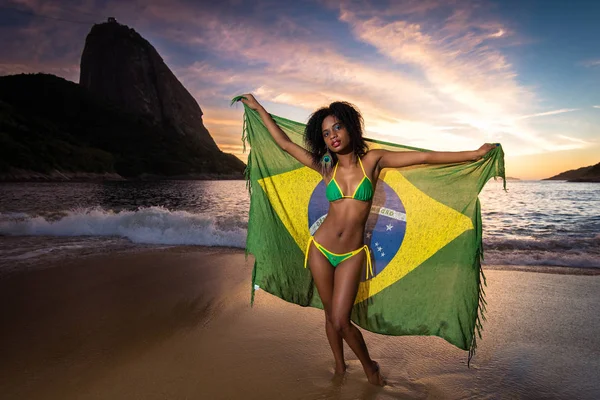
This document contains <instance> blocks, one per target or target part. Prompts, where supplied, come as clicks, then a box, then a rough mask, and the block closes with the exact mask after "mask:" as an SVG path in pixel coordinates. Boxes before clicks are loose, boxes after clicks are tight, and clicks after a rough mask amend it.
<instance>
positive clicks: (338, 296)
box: [308, 246, 385, 386]
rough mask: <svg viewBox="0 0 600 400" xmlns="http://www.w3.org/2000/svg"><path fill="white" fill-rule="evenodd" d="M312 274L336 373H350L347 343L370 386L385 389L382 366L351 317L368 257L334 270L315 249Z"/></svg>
mask: <svg viewBox="0 0 600 400" xmlns="http://www.w3.org/2000/svg"><path fill="white" fill-rule="evenodd" d="M308 259H309V265H310V270H311V273H312V276H313V279H314V281H315V286H316V287H317V290H318V292H319V296H320V297H321V301H322V302H323V308H324V309H325V332H326V333H327V339H328V340H329V345H330V346H331V350H332V351H333V357H334V358H335V372H336V373H343V372H345V371H346V363H345V361H344V350H343V341H342V339H343V340H345V341H346V343H348V345H349V346H350V348H351V349H352V351H354V354H356V356H357V357H358V359H359V360H360V362H361V364H362V366H363V369H364V371H365V374H366V375H367V378H368V380H369V382H370V383H372V384H375V385H380V386H382V385H384V384H385V381H384V380H383V378H382V377H381V375H380V374H379V365H378V364H377V363H376V362H375V361H373V360H372V359H371V357H370V356H369V351H368V350H367V345H366V344H365V340H364V339H363V336H362V334H361V333H360V331H359V330H358V328H356V327H355V326H354V325H353V324H352V323H351V322H350V313H351V312H352V306H353V305H354V300H355V299H356V293H357V291H358V284H359V282H360V274H361V272H362V263H363V260H364V253H361V254H357V255H356V256H354V257H351V258H349V259H348V260H346V261H344V262H342V263H341V264H340V265H338V266H337V267H336V268H333V267H332V266H331V264H330V263H329V260H327V258H325V256H324V255H323V254H321V252H320V251H319V250H318V249H317V248H316V247H315V246H311V247H310V250H309V254H308Z"/></svg>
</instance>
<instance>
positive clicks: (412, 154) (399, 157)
mask: <svg viewBox="0 0 600 400" xmlns="http://www.w3.org/2000/svg"><path fill="white" fill-rule="evenodd" d="M494 147H496V145H493V144H490V143H486V144H484V145H483V146H481V147H480V148H479V149H478V150H474V151H388V150H375V151H376V152H377V153H378V156H379V157H378V158H379V160H378V162H377V166H378V167H379V169H380V170H381V169H383V168H400V167H407V166H409V165H416V164H451V163H459V162H464V161H475V160H478V159H480V158H481V157H483V156H484V155H486V154H487V152H488V151H490V150H492V149H493V148H494Z"/></svg>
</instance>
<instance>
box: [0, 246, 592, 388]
mask: <svg viewBox="0 0 600 400" xmlns="http://www.w3.org/2000/svg"><path fill="white" fill-rule="evenodd" d="M251 266H252V258H249V259H248V261H247V262H246V261H245V260H244V254H243V252H242V251H240V250H232V249H223V248H221V249H218V248H197V247H195V248H186V247H178V248H172V249H169V250H144V251H142V252H140V253H136V254H116V255H114V254H113V255H105V256H99V257H87V258H82V259H79V260H71V261H69V262H65V263H62V264H61V265H52V266H50V265H49V266H48V268H45V269H41V270H32V271H26V272H22V273H15V274H12V275H9V276H6V277H3V278H1V279H0V324H1V327H2V328H1V330H0V343H1V344H0V354H1V357H0V398H2V399H329V398H331V399H392V398H407V399H437V398H439V399H461V398H480V399H506V398H508V399H598V398H600V335H599V334H598V333H599V332H600V276H598V275H584V274H572V273H570V272H574V271H575V270H570V269H563V270H562V273H560V274H555V273H538V272H531V270H530V269H529V270H527V269H526V268H522V270H519V271H515V270H504V269H501V268H496V267H494V268H489V269H488V270H487V271H486V276H487V282H488V287H487V289H486V293H487V301H488V312H487V323H486V324H485V325H484V327H485V331H484V336H483V340H481V341H480V342H479V346H478V351H477V355H476V356H475V358H474V360H473V361H472V363H471V368H470V369H468V368H467V366H466V360H467V354H466V352H464V351H462V350H458V349H456V348H455V347H453V346H452V345H450V344H448V343H447V342H445V341H444V340H442V339H439V338H436V337H389V336H382V335H375V334H371V333H369V332H365V333H364V334H365V339H366V341H367V344H368V346H369V350H370V352H371V354H372V356H373V357H374V358H375V359H376V360H378V361H379V362H380V365H381V368H382V371H383V374H384V376H385V377H386V378H387V380H388V382H389V383H390V385H388V386H386V387H384V388H377V387H374V386H372V385H369V384H368V383H367V381H366V378H365V376H364V374H363V372H362V368H361V367H360V364H359V363H358V361H357V360H356V358H355V357H354V355H353V354H352V353H351V351H350V350H349V349H348V348H347V347H346V355H347V360H348V364H349V370H348V372H347V374H346V376H345V377H344V378H342V379H332V378H333V358H332V356H331V352H330V349H329V346H328V345H327V340H326V338H325V333H324V329H323V328H324V327H323V313H322V311H320V310H316V309H310V308H301V307H299V306H296V305H293V304H289V303H286V302H284V301H282V300H279V299H277V298H275V297H273V296H271V295H269V294H266V293H264V292H260V291H259V292H257V296H256V301H255V305H254V307H253V308H250V306H249V294H250V282H249V279H250V271H251ZM548 271H552V269H551V268H549V269H548ZM584 273H585V272H584Z"/></svg>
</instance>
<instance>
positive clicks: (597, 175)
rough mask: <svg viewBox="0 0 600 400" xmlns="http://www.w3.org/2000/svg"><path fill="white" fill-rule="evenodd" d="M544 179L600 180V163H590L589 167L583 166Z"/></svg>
mask: <svg viewBox="0 0 600 400" xmlns="http://www.w3.org/2000/svg"><path fill="white" fill-rule="evenodd" d="M544 180H545V181H550V180H553V181H559V180H561V181H569V182H600V163H598V164H596V165H590V166H588V167H582V168H578V169H572V170H569V171H565V172H561V173H560V174H558V175H554V176H553V177H550V178H546V179H544Z"/></svg>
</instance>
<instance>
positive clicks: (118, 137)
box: [0, 23, 245, 180]
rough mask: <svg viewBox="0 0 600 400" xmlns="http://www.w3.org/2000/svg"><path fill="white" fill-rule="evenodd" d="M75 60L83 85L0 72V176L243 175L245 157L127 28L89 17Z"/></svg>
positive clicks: (52, 78)
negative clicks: (215, 131) (214, 131)
mask: <svg viewBox="0 0 600 400" xmlns="http://www.w3.org/2000/svg"><path fill="white" fill-rule="evenodd" d="M111 49H112V50H111ZM81 65H82V68H81V80H82V84H81V85H78V84H76V83H73V82H70V81H67V80H65V79H62V78H58V77H56V76H53V75H46V74H35V75H33V74H29V75H25V74H21V75H13V76H4V77H0V180H26V179H69V178H70V177H75V178H78V177H80V178H82V179H86V177H88V176H93V177H97V178H100V179H103V178H118V177H119V176H122V177H126V178H139V177H155V178H162V177H169V178H173V177H180V178H185V177H189V178H199V179H203V178H239V179H242V178H243V170H244V168H245V165H244V163H243V162H242V161H240V160H239V159H238V158H237V157H235V156H233V155H231V154H226V153H223V152H221V151H220V150H219V148H218V147H217V145H216V144H215V142H214V140H213V139H212V137H211V136H210V134H209V133H208V131H207V130H206V128H205V127H204V125H203V123H202V111H201V109H200V107H199V106H198V104H197V103H196V101H195V100H194V98H193V97H192V96H191V95H190V94H189V92H187V90H186V89H185V88H184V87H183V85H181V83H180V82H179V81H178V80H177V79H176V78H175V76H174V75H173V74H172V73H171V71H170V70H169V68H168V67H167V66H166V65H165V64H164V62H163V61H162V59H161V58H160V56H159V55H158V53H156V50H154V48H153V47H152V46H151V45H150V44H149V43H148V42H147V41H146V40H144V39H143V38H142V37H141V36H140V35H139V34H137V33H135V32H134V31H133V30H132V29H129V28H127V27H126V26H123V25H119V24H117V23H106V24H100V25H95V26H94V27H93V28H92V30H91V32H90V34H89V35H88V39H87V41H86V47H85V50H84V55H83V57H82V63H81ZM86 174H87V175H86Z"/></svg>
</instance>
